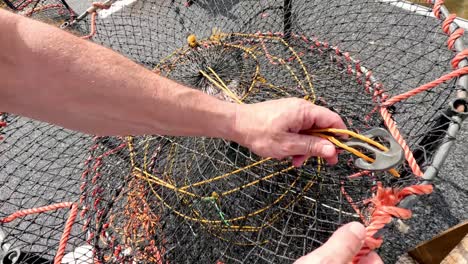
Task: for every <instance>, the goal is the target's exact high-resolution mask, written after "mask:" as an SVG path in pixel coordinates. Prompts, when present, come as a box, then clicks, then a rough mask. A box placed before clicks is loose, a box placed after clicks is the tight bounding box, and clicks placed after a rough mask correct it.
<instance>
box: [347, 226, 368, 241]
mask: <svg viewBox="0 0 468 264" xmlns="http://www.w3.org/2000/svg"><path fill="white" fill-rule="evenodd" d="M349 231H351V233H353V234H354V235H356V237H357V238H359V239H360V240H363V241H364V239H365V238H366V228H365V227H364V226H363V225H362V224H361V223H358V222H353V223H351V224H350V226H349Z"/></svg>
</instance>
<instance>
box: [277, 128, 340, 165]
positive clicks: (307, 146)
mask: <svg viewBox="0 0 468 264" xmlns="http://www.w3.org/2000/svg"><path fill="white" fill-rule="evenodd" d="M287 141H289V142H290V143H289V144H290V149H289V153H285V156H293V157H294V158H293V165H294V166H296V167H299V166H301V165H302V163H304V161H305V160H306V159H308V158H310V157H312V156H314V157H322V158H324V159H325V160H327V162H328V163H331V164H335V163H336V162H337V151H336V147H335V145H333V144H332V143H331V142H330V141H328V140H326V139H323V138H320V137H315V136H310V135H302V134H294V133H289V134H288V137H287Z"/></svg>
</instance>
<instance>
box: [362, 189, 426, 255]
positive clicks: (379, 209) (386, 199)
mask: <svg viewBox="0 0 468 264" xmlns="http://www.w3.org/2000/svg"><path fill="white" fill-rule="evenodd" d="M432 189H433V187H432V185H415V186H410V187H406V188H403V189H401V190H395V189H393V188H383V187H382V183H380V182H379V183H377V193H376V194H375V196H374V197H373V198H371V199H370V200H369V201H367V203H370V204H371V206H372V213H371V220H370V223H369V225H368V226H367V227H366V240H365V242H364V245H363V247H362V248H361V250H360V251H359V253H358V254H357V255H356V256H355V257H354V259H353V263H358V262H359V260H360V259H361V258H362V257H364V256H366V255H367V254H369V253H370V252H371V251H372V250H374V249H376V248H378V247H380V245H381V244H382V241H383V240H382V238H381V237H378V238H375V237H374V235H375V234H376V233H377V232H378V231H379V230H380V229H382V228H383V227H384V226H385V225H387V224H388V223H390V222H391V221H392V218H393V217H398V218H402V219H408V218H410V217H411V211H410V210H408V209H405V208H400V207H397V204H398V203H399V202H400V201H401V200H402V199H403V198H405V197H406V196H409V195H413V194H415V195H423V194H429V193H431V192H432Z"/></svg>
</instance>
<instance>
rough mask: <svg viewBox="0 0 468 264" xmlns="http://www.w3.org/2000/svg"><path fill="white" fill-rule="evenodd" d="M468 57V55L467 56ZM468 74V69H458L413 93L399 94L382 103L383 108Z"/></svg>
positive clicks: (414, 90)
mask: <svg viewBox="0 0 468 264" xmlns="http://www.w3.org/2000/svg"><path fill="white" fill-rule="evenodd" d="M466 52H468V50H466ZM467 55H468V54H467ZM466 74H468V67H464V68H461V69H458V70H455V71H453V72H451V73H449V74H446V75H444V76H442V77H440V78H439V79H437V80H434V81H432V82H430V83H426V84H424V85H421V86H420V87H418V88H415V89H413V90H411V91H408V92H406V93H402V94H399V95H396V96H393V97H392V98H390V99H388V100H386V101H385V102H383V103H382V106H383V107H388V106H391V105H393V104H395V103H398V102H400V101H402V100H406V99H408V98H410V97H412V96H415V95H417V94H419V93H422V92H424V91H427V90H430V89H432V88H435V87H437V86H439V85H440V84H442V83H444V82H446V81H449V80H451V79H454V78H457V77H460V76H463V75H466Z"/></svg>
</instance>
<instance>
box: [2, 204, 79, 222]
mask: <svg viewBox="0 0 468 264" xmlns="http://www.w3.org/2000/svg"><path fill="white" fill-rule="evenodd" d="M72 205H73V203H71V202H65V203H57V204H52V205H47V206H42V207H37V208H31V209H25V210H21V211H17V212H15V213H13V214H11V215H9V216H7V217H5V218H2V219H0V223H3V224H4V223H8V222H11V221H13V220H15V219H16V218H19V217H23V216H27V215H31V214H40V213H44V212H47V211H54V210H57V209H62V208H67V207H70V206H72Z"/></svg>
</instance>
